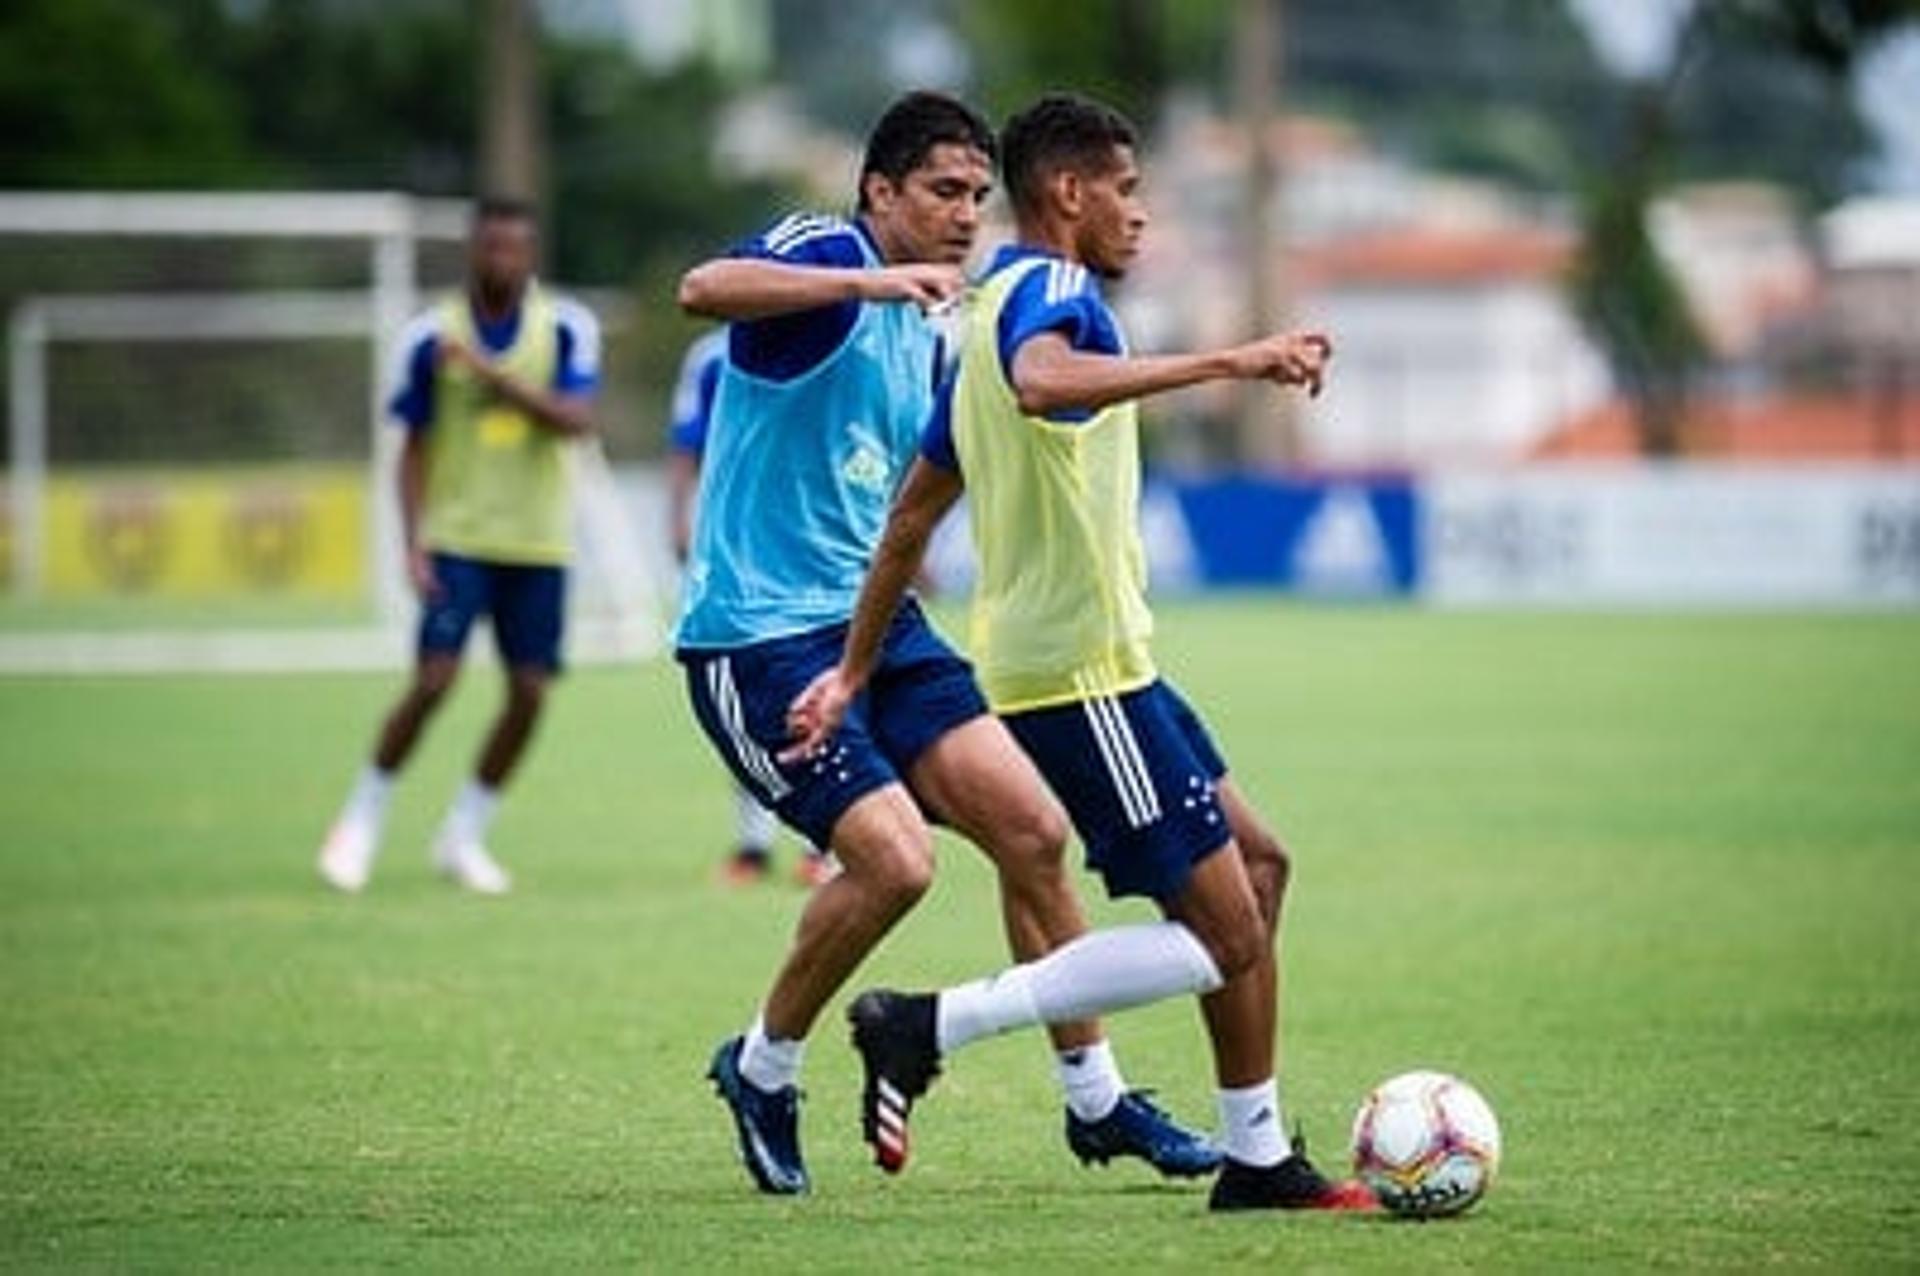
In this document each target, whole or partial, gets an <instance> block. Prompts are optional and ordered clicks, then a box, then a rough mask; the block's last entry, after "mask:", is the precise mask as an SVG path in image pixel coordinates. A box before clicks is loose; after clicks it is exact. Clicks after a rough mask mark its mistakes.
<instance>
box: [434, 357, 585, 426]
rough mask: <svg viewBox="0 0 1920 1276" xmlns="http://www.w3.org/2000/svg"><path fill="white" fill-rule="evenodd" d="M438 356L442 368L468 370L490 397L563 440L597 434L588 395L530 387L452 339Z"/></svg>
mask: <svg viewBox="0 0 1920 1276" xmlns="http://www.w3.org/2000/svg"><path fill="white" fill-rule="evenodd" d="M437 353H438V356H439V359H440V362H441V363H442V365H445V366H451V367H457V368H463V369H465V370H466V372H467V373H468V374H469V375H471V376H472V377H473V378H474V379H475V380H477V381H479V382H480V384H481V385H483V386H485V387H486V390H487V392H488V393H489V394H491V395H493V396H494V397H496V398H498V399H501V400H503V401H505V402H507V403H510V404H512V405H513V406H514V407H516V408H518V409H520V411H522V412H524V413H526V414H527V415H528V416H529V417H531V418H532V419H533V422H534V424H535V425H538V426H540V427H541V428H542V429H546V430H551V431H552V432H553V433H555V434H558V435H560V436H561V437H562V438H569V439H578V438H585V437H586V436H587V435H590V434H592V433H594V432H595V429H596V428H597V427H596V426H595V425H594V420H593V400H592V399H591V398H589V397H588V396H586V395H582V394H559V393H556V392H554V391H552V390H543V389H541V388H539V387H538V386H534V385H530V384H528V383H527V382H526V381H523V380H521V379H520V378H519V377H516V376H514V375H513V374H512V373H511V372H508V371H507V370H506V369H504V368H502V367H500V366H499V365H498V364H496V363H494V362H493V361H492V360H491V359H488V358H487V357H486V356H485V355H482V354H481V353H479V352H478V351H476V350H474V349H473V348H472V347H470V346H467V345H465V344H463V343H461V342H458V341H455V340H452V339H451V338H448V339H444V340H442V341H441V342H440V345H439V348H438V351H437Z"/></svg>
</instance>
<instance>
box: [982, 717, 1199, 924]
mask: <svg viewBox="0 0 1920 1276" xmlns="http://www.w3.org/2000/svg"><path fill="white" fill-rule="evenodd" d="M1004 716H1005V718H1006V723H1007V728H1008V730H1010V731H1012V732H1013V737H1014V739H1016V740H1018V741H1019V742H1020V746H1021V747H1022V748H1023V749H1025V750H1026V751H1027V753H1028V755H1029V756H1031V757H1032V758H1033V761H1034V764H1035V765H1036V766H1038V767H1039V768H1040V774H1042V775H1044V776H1045V777H1046V779H1047V784H1048V785H1049V786H1050V787H1051V788H1052V789H1053V791H1054V793H1055V794H1057V795H1058V796H1059V798H1060V801H1061V803H1062V804H1063V805H1065V807H1066V808H1067V815H1068V816H1069V817H1070V818H1071V819H1072V820H1073V827H1074V829H1075V831H1077V832H1078V833H1079V834H1080V841H1081V842H1082V844H1084V845H1085V846H1086V848H1087V866H1088V867H1089V868H1091V869H1093V870H1094V871H1095V872H1097V873H1099V874H1100V876H1101V877H1102V878H1103V879H1104V880H1105V881H1106V885H1107V894H1109V895H1113V896H1121V895H1145V896H1147V897H1149V898H1151V899H1156V900H1170V899H1173V898H1174V897H1175V896H1177V895H1179V894H1180V893H1181V892H1182V891H1184V890H1185V889H1186V886H1187V878H1188V876H1189V875H1190V874H1191V873H1192V872H1193V866H1194V865H1195V864H1198V863H1199V862H1200V861H1201V860H1203V859H1205V858H1206V857H1207V856H1209V855H1211V854H1213V853H1214V852H1215V851H1217V850H1219V849H1220V848H1221V847H1222V846H1225V845H1226V843H1227V839H1228V837H1229V836H1230V835H1231V834H1230V833H1229V830H1228V828H1227V817H1226V813H1225V812H1224V811H1222V810H1221V809H1220V799H1219V795H1218V791H1217V788H1216V781H1218V780H1219V779H1220V778H1221V777H1222V776H1224V775H1225V774H1226V773H1227V764H1226V760H1225V759H1224V758H1222V757H1221V756H1220V751H1219V750H1218V749H1217V748H1215V747H1214V744H1213V740H1212V738H1211V737H1209V736H1208V735H1207V729H1206V727H1204V726H1202V725H1201V723H1200V718H1199V715H1198V714H1196V713H1194V711H1193V709H1192V708H1191V707H1190V706H1189V705H1188V704H1187V702H1186V701H1185V700H1183V699H1181V698H1180V695H1179V693H1177V692H1176V691H1174V689H1173V688H1172V687H1170V686H1168V685H1167V684H1166V683H1165V682H1153V683H1151V684H1149V685H1147V686H1145V687H1141V688H1140V689H1139V690H1137V691H1129V692H1127V693H1125V694H1124V695H1120V696H1097V697H1094V698H1091V699H1087V700H1078V701H1074V702H1073V703H1071V704H1063V705H1054V706H1050V707H1048V708H1045V709H1031V710H1026V711H1024V712H1017V713H1009V714H1006V715H1004Z"/></svg>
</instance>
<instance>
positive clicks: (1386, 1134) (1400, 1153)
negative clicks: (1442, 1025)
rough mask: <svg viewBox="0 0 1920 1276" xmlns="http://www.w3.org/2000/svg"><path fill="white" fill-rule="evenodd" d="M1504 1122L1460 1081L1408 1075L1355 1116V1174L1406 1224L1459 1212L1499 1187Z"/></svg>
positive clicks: (1380, 1090) (1387, 1084) (1379, 1090)
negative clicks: (1496, 1180)
mask: <svg viewBox="0 0 1920 1276" xmlns="http://www.w3.org/2000/svg"><path fill="white" fill-rule="evenodd" d="M1499 1166H1500V1123H1499V1122H1498V1121H1496V1120H1494V1117H1493V1109H1492V1108H1490V1107H1488V1106H1487V1101H1486V1100H1485V1099H1483V1098H1481V1097H1480V1092H1479V1091H1478V1090H1475V1089H1474V1088H1473V1087H1472V1086H1470V1085H1468V1084H1467V1083H1466V1082H1464V1081H1462V1080H1460V1078H1458V1077H1451V1076H1448V1075H1447V1074H1446V1073H1444V1072H1405V1073H1402V1074H1401V1075H1399V1076H1397V1077H1394V1078H1392V1079H1391V1080H1388V1081H1383V1082H1381V1083H1380V1084H1379V1085H1378V1086H1376V1087H1374V1090H1373V1093H1371V1094H1369V1095H1368V1096H1367V1098H1366V1101H1365V1102H1364V1103H1362V1104H1361V1105H1360V1111H1359V1112H1358V1113H1357V1114H1355V1116H1354V1118H1353V1170H1354V1173H1355V1174H1357V1175H1359V1177H1360V1180H1361V1181H1362V1182H1364V1183H1365V1184H1366V1185H1367V1186H1368V1187H1370V1188H1372V1189H1373V1193H1374V1195H1375V1196H1377V1197H1379V1198H1380V1203H1381V1204H1382V1205H1384V1206H1386V1208H1387V1209H1389V1210H1391V1211H1392V1212H1393V1213H1395V1214H1398V1215H1400V1216H1401V1217H1403V1218H1443V1217H1445V1216H1447V1215H1449V1214H1458V1213H1460V1212H1461V1211H1462V1210H1464V1209H1466V1208H1467V1207H1468V1206H1470V1205H1472V1204H1473V1203H1474V1202H1475V1201H1477V1200H1479V1199H1480V1198H1481V1196H1483V1195H1484V1194H1485V1193H1486V1190H1487V1188H1488V1187H1489V1186H1491V1185H1492V1183H1493V1176H1494V1172H1495V1171H1496V1170H1497V1169H1498V1168H1499Z"/></svg>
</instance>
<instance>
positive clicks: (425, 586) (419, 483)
mask: <svg viewBox="0 0 1920 1276" xmlns="http://www.w3.org/2000/svg"><path fill="white" fill-rule="evenodd" d="M399 487H400V532H401V536H402V537H403V541H402V543H403V544H404V545H405V546H406V553H407V580H408V583H410V584H411V585H412V586H413V592H414V593H416V594H418V595H419V596H420V597H421V598H423V599H424V598H431V597H433V595H434V594H436V593H438V592H439V589H440V583H439V581H437V580H435V579H434V575H433V559H432V557H431V556H430V555H429V554H428V553H427V549H426V546H424V545H422V544H421V543H420V515H421V511H422V510H424V509H425V508H426V500H427V440H426V438H425V436H424V435H421V434H417V433H415V434H409V435H408V436H407V441H406V442H405V443H404V444H402V445H401V447H400V472H399Z"/></svg>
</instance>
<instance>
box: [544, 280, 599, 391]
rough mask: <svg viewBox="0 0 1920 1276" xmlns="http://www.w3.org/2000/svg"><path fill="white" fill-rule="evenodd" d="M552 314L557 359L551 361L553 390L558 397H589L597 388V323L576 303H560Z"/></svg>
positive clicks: (584, 308)
mask: <svg viewBox="0 0 1920 1276" xmlns="http://www.w3.org/2000/svg"><path fill="white" fill-rule="evenodd" d="M554 311H555V314H556V316H557V322H556V327H557V328H558V330H559V331H558V336H559V351H558V353H559V356H560V357H559V358H558V359H557V360H555V362H554V369H553V388H554V390H555V391H556V392H557V393H560V394H592V393H593V392H594V391H595V390H598V389H599V388H600V321H599V320H597V319H595V318H594V317H593V312H592V311H591V310H588V309H587V308H586V307H585V306H583V305H581V304H580V303H578V302H576V301H565V300H563V301H559V302H557V303H555V305H554Z"/></svg>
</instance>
